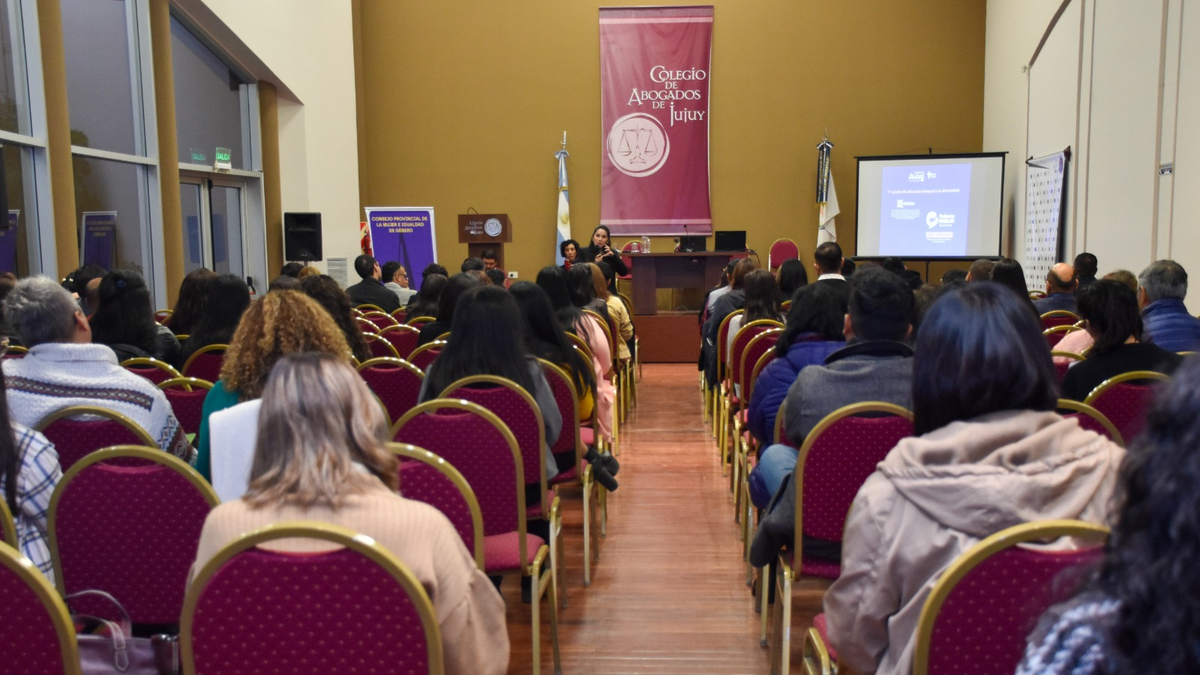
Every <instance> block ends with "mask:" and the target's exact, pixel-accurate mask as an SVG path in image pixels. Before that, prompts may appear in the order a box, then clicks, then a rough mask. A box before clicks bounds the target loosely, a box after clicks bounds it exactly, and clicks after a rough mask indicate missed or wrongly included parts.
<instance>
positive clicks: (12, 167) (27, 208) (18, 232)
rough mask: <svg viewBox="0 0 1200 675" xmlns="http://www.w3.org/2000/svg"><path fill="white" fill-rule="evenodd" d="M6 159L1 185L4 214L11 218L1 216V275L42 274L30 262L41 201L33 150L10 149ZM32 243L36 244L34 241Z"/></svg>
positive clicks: (0, 210)
mask: <svg viewBox="0 0 1200 675" xmlns="http://www.w3.org/2000/svg"><path fill="white" fill-rule="evenodd" d="M3 155H4V183H3V185H0V214H3V211H4V210H5V209H6V210H7V212H8V215H7V217H3V215H0V272H12V273H13V274H16V275H17V276H19V277H25V276H28V275H30V274H32V273H34V272H37V271H40V265H36V264H31V263H30V259H31V257H33V256H34V255H36V254H33V253H31V251H33V252H36V251H37V243H36V241H35V240H36V238H37V233H36V232H35V231H33V230H31V229H30V224H31V223H33V224H35V226H36V223H37V216H36V208H37V200H36V198H35V192H34V189H33V178H32V176H33V150H32V149H30V148H23V147H21V146H18V145H6V146H4V148H3ZM31 239H32V240H33V241H31Z"/></svg>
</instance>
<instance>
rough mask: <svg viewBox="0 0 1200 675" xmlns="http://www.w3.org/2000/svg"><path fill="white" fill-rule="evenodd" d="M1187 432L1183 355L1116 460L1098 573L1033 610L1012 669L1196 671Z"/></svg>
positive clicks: (1197, 542) (1189, 413)
mask: <svg viewBox="0 0 1200 675" xmlns="http://www.w3.org/2000/svg"><path fill="white" fill-rule="evenodd" d="M1097 283H1099V282H1097ZM1089 288H1091V287H1089ZM1197 439H1200V361H1197V360H1196V359H1185V360H1184V362H1183V365H1181V366H1180V367H1179V370H1178V371H1176V373H1175V376H1174V377H1173V378H1172V379H1171V382H1170V383H1169V384H1167V385H1166V386H1165V387H1164V388H1163V389H1162V390H1161V391H1160V392H1159V393H1158V396H1156V397H1155V400H1154V403H1153V404H1152V405H1151V407H1150V411H1149V413H1148V415H1147V419H1146V429H1145V431H1144V432H1143V433H1142V435H1141V436H1140V437H1139V438H1138V439H1137V440H1136V441H1135V442H1134V443H1133V445H1132V446H1130V448H1129V452H1128V453H1127V454H1126V455H1125V459H1124V461H1123V462H1122V464H1121V469H1120V479H1119V484H1118V494H1117V504H1118V507H1117V514H1118V515H1117V522H1116V525H1115V526H1114V527H1113V529H1112V533H1111V534H1110V535H1109V537H1108V545H1107V549H1106V551H1105V556H1104V562H1103V563H1102V565H1101V567H1100V570H1099V574H1098V575H1097V576H1096V578H1095V579H1094V581H1093V582H1092V583H1091V584H1090V586H1089V587H1088V588H1086V589H1085V591H1084V592H1083V593H1081V594H1080V595H1079V596H1077V597H1076V598H1075V599H1074V600H1071V601H1069V602H1067V603H1064V604H1062V605H1059V606H1056V607H1054V608H1052V609H1051V610H1050V611H1049V612H1048V613H1047V614H1046V615H1045V616H1044V617H1042V621H1041V622H1040V624H1039V625H1038V628H1037V629H1036V630H1035V631H1034V633H1033V635H1031V636H1030V639H1029V645H1028V648H1027V649H1026V651H1025V659H1024V661H1023V662H1022V663H1021V665H1020V666H1019V667H1018V669H1017V673H1018V675H1033V674H1034V673H1045V674H1047V675H1068V674H1069V675H1099V674H1101V673H1104V674H1105V675H1116V674H1117V673H1196V672H1200V648H1198V646H1197V641H1196V639H1197V638H1196V636H1197V635H1200V576H1197V575H1196V573H1195V571H1194V570H1195V566H1196V563H1197V561H1200V488H1197V486H1198V485H1200V453H1197V452H1196V443H1197Z"/></svg>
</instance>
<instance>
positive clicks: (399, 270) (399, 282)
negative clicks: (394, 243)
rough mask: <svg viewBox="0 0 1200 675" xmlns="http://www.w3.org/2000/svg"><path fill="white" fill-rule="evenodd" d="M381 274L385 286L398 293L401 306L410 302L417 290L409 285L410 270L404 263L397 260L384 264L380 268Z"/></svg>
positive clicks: (397, 296) (397, 297)
mask: <svg viewBox="0 0 1200 675" xmlns="http://www.w3.org/2000/svg"><path fill="white" fill-rule="evenodd" d="M380 275H381V277H382V278H383V280H384V281H383V287H384V288H386V289H388V290H389V291H391V292H393V293H395V294H396V299H397V300H399V301H400V306H401V307H403V306H405V305H407V304H408V301H409V300H410V299H411V298H412V296H414V295H416V294H417V292H416V291H415V290H413V289H411V288H409V287H408V270H406V269H404V265H401V264H400V263H398V262H396V261H395V260H393V261H391V262H388V263H386V264H384V266H383V267H382V268H381V269H380Z"/></svg>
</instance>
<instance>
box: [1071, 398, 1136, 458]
mask: <svg viewBox="0 0 1200 675" xmlns="http://www.w3.org/2000/svg"><path fill="white" fill-rule="evenodd" d="M1057 409H1058V414H1060V415H1062V416H1063V417H1068V418H1072V419H1076V420H1079V426H1080V427H1082V428H1084V429H1088V430H1089V431H1094V432H1096V433H1098V434H1100V435H1101V436H1107V437H1108V438H1110V439H1112V441H1113V442H1114V443H1116V444H1117V445H1119V446H1121V447H1122V448H1123V447H1125V439H1124V438H1123V437H1122V436H1121V432H1120V431H1117V428H1116V427H1115V426H1113V423H1112V421H1110V420H1109V419H1108V418H1107V417H1105V416H1104V414H1103V413H1101V412H1100V411H1099V410H1096V409H1095V408H1093V407H1092V406H1090V405H1088V404H1086V403H1080V402H1079V401H1072V400H1071V399H1067V398H1060V399H1058V404H1057Z"/></svg>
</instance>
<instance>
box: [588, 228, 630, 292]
mask: <svg viewBox="0 0 1200 675" xmlns="http://www.w3.org/2000/svg"><path fill="white" fill-rule="evenodd" d="M611 244H612V233H611V232H609V231H608V226H607V225H599V226H597V227H596V229H595V231H593V232H592V243H591V245H590V246H587V247H585V248H584V249H583V250H582V251H580V252H579V257H578V259H577V262H581V263H582V262H595V263H600V262H606V263H608V265H609V267H611V268H613V271H614V272H616V273H617V276H625V275H626V274H629V268H628V267H626V266H625V261H624V260H621V254H619V253H617V250H616V249H614V248H612V246H611ZM608 290H609V292H610V293H616V292H617V287H616V283H615V282H614V284H613V285H612V286H610V287H609V289H608Z"/></svg>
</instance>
